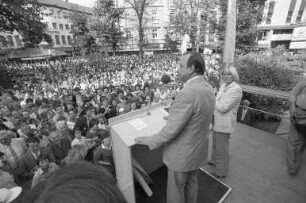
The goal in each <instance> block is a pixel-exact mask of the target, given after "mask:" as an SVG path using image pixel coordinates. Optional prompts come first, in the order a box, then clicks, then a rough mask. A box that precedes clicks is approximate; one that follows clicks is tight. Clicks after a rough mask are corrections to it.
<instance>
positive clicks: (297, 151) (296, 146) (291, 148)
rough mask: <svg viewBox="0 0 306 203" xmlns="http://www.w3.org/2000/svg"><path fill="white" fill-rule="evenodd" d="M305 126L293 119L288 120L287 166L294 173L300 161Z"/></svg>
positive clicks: (305, 132) (303, 145)
mask: <svg viewBox="0 0 306 203" xmlns="http://www.w3.org/2000/svg"><path fill="white" fill-rule="evenodd" d="M305 142H306V126H305V125H297V124H296V123H295V122H294V119H291V120H290V131H289V136H288V145H287V167H288V172H289V173H296V172H298V170H299V167H300V165H301V163H302V154H303V151H304V149H305Z"/></svg>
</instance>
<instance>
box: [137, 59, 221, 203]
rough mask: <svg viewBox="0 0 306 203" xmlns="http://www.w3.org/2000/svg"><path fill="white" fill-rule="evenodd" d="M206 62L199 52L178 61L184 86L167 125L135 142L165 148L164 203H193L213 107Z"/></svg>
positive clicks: (173, 106)
mask: <svg viewBox="0 0 306 203" xmlns="http://www.w3.org/2000/svg"><path fill="white" fill-rule="evenodd" d="M204 72H205V62H204V60H203V57H202V56H201V54H199V53H187V54H186V55H184V56H183V57H182V58H181V61H180V67H179V68H178V71H177V75H178V78H179V79H180V80H181V81H182V82H183V83H184V87H183V89H182V90H181V91H180V92H179V93H178V94H177V96H176V98H175V100H174V101H173V104H172V107H171V109H170V111H169V117H168V119H167V124H166V126H165V127H163V128H162V130H161V131H160V132H159V133H157V134H155V135H153V136H150V137H138V138H136V140H135V141H136V142H137V143H139V144H145V145H148V146H149V148H150V149H155V148H158V147H160V146H162V145H164V154H163V162H164V163H165V164H166V166H167V167H168V184H167V203H185V202H188V203H196V202H197V195H198V182H197V169H198V168H199V167H200V166H201V165H203V164H204V162H205V161H206V160H205V156H204V155H205V154H206V151H207V148H206V147H205V146H207V140H208V139H207V137H208V132H209V124H210V123H211V121H212V116H213V112H214V108H215V94H214V90H213V88H212V87H211V86H210V85H209V83H208V82H207V81H205V79H204V77H203V74H204Z"/></svg>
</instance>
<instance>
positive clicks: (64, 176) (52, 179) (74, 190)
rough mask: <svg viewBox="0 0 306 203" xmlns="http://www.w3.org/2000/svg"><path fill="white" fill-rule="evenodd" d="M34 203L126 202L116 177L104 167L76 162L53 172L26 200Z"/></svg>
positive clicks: (24, 200)
mask: <svg viewBox="0 0 306 203" xmlns="http://www.w3.org/2000/svg"><path fill="white" fill-rule="evenodd" d="M23 202H33V203H38V202H39V203H40V202H43V203H61V202H63V203H83V202H90V203H101V202H103V203H125V202H126V200H125V199H124V197H123V195H122V193H121V192H120V190H119V189H118V188H117V186H116V182H115V179H114V178H113V176H112V175H111V174H110V173H109V172H107V171H106V170H105V169H104V168H103V167H102V166H99V165H94V164H91V163H88V162H83V161H80V162H75V163H72V164H70V165H68V166H66V167H63V168H61V169H59V170H56V171H54V172H53V173H52V174H51V175H50V176H49V177H48V179H47V180H46V181H45V182H42V183H39V184H38V185H36V186H35V187H34V188H33V189H32V190H31V191H30V192H29V193H28V194H27V195H26V196H25V198H24V199H23Z"/></svg>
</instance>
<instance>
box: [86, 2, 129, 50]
mask: <svg viewBox="0 0 306 203" xmlns="http://www.w3.org/2000/svg"><path fill="white" fill-rule="evenodd" d="M123 12H124V10H123V9H122V8H116V7H115V4H114V0H97V1H96V3H95V6H94V7H93V16H92V17H91V19H90V29H91V30H92V31H93V32H94V33H95V35H96V37H97V38H99V39H100V40H102V42H105V44H106V45H110V46H111V47H112V49H113V52H114V53H115V52H116V49H117V47H118V46H119V45H120V43H122V42H123V41H124V37H123V32H122V31H121V30H120V27H119V21H120V19H121V18H122V14H123Z"/></svg>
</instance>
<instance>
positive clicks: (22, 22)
mask: <svg viewBox="0 0 306 203" xmlns="http://www.w3.org/2000/svg"><path fill="white" fill-rule="evenodd" d="M42 9H43V7H42V6H41V4H39V3H37V0H0V32H13V31H14V30H16V31H17V32H19V33H20V34H21V35H22V36H23V41H24V42H25V46H33V45H35V44H39V43H40V42H41V40H42V39H43V38H45V40H46V41H47V42H49V43H52V38H51V37H50V36H49V35H47V34H46V33H45V31H46V29H47V25H46V24H44V23H43V22H42V21H41V20H42Z"/></svg>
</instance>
